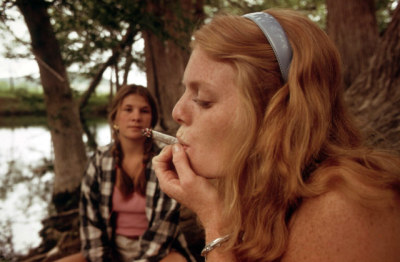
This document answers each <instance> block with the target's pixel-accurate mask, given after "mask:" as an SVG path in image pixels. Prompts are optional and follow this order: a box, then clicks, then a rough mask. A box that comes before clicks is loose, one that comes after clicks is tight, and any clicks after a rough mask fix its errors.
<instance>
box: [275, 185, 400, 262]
mask: <svg viewBox="0 0 400 262" xmlns="http://www.w3.org/2000/svg"><path fill="white" fill-rule="evenodd" d="M282 261H284V262H291V261H296V262H301V261H308V262H312V261H340V262H343V261H365V262H373V261H387V262H391V261H393V262H394V261H400V200H399V197H398V196H397V195H395V194H393V197H392V198H390V199H386V200H382V201H378V202H377V203H375V205H374V206H373V207H366V206H364V205H361V204H360V203H358V202H357V201H354V200H353V199H351V198H349V197H348V196H346V195H345V194H344V193H342V192H340V191H331V192H328V193H326V194H324V195H322V196H319V197H316V198H313V199H308V200H305V201H304V203H303V204H302V205H301V207H300V208H299V210H298V211H297V212H296V213H295V215H294V216H293V218H292V220H291V221H290V227H289V242H288V248H287V252H286V253H285V255H284V256H283V259H282Z"/></svg>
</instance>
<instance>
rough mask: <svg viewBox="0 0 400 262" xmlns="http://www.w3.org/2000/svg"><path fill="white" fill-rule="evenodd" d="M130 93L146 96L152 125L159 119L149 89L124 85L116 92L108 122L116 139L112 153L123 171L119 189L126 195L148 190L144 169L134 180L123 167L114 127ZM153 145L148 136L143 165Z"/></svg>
mask: <svg viewBox="0 0 400 262" xmlns="http://www.w3.org/2000/svg"><path fill="white" fill-rule="evenodd" d="M128 95H140V96H142V97H144V98H145V99H146V101H147V103H148V104H149V105H150V108H151V127H152V128H154V127H155V125H156V124H157V121H158V112H157V106H156V103H155V101H154V99H153V97H152V95H151V94H150V92H149V90H148V89H147V88H145V87H143V86H140V85H134V84H132V85H124V86H122V87H121V88H120V89H119V90H118V92H117V93H116V94H115V96H114V98H113V101H112V103H111V107H110V110H109V114H108V122H109V124H110V126H111V129H112V138H113V140H114V145H113V147H112V149H111V151H112V154H113V156H114V159H115V163H116V167H117V168H118V169H119V170H120V172H121V180H122V181H121V183H120V187H119V189H120V190H121V192H122V194H123V195H124V197H129V196H130V195H131V194H132V193H133V192H138V193H140V194H142V195H144V194H145V191H146V177H145V174H144V170H145V169H143V172H142V174H141V175H140V176H138V177H136V178H135V180H134V181H133V180H132V178H131V177H130V176H129V175H128V174H127V173H126V172H125V170H124V168H123V167H122V161H123V159H124V152H123V151H122V148H121V142H120V140H119V137H118V130H115V129H114V128H113V124H114V121H115V117H116V115H117V112H118V110H119V108H120V107H121V105H122V101H123V100H124V99H125V98H126V97H127V96H128ZM152 147H153V140H152V139H151V138H147V139H146V140H145V156H144V158H143V165H144V166H145V165H146V163H147V162H148V161H149V160H150V159H151V158H152V156H153V153H152Z"/></svg>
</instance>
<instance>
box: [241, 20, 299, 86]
mask: <svg viewBox="0 0 400 262" xmlns="http://www.w3.org/2000/svg"><path fill="white" fill-rule="evenodd" d="M243 17H246V18H248V19H250V20H252V21H253V22H254V23H256V24H257V25H258V27H259V28H260V29H261V30H262V31H263V33H264V35H265V36H266V38H267V40H268V42H269V44H270V45H271V47H272V49H273V50H274V53H275V57H276V60H278V64H279V68H280V70H281V73H282V78H283V81H284V82H285V83H286V82H287V80H288V74H289V67H290V62H291V61H292V47H291V46H290V43H289V40H288V38H287V36H286V33H285V31H284V30H283V28H282V26H281V25H280V24H279V22H278V21H277V20H276V19H275V18H274V17H273V16H272V15H270V14H268V13H264V12H255V13H250V14H245V15H243Z"/></svg>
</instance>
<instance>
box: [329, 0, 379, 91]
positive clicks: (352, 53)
mask: <svg viewBox="0 0 400 262" xmlns="http://www.w3.org/2000/svg"><path fill="white" fill-rule="evenodd" d="M326 6H327V9H328V15H327V33H328V35H329V37H330V38H331V39H332V40H333V42H334V43H335V44H336V46H337V48H338V49H339V52H340V55H341V57H342V60H343V81H344V85H345V88H347V87H349V86H350V85H351V83H352V82H353V81H354V79H355V78H356V77H357V76H358V75H359V74H360V72H361V71H362V70H363V69H365V67H366V66H365V65H367V63H368V61H369V58H370V57H371V54H373V52H374V51H375V48H376V46H377V44H378V39H379V33H378V25H377V22H376V18H375V6H374V0H350V1H348V0H326Z"/></svg>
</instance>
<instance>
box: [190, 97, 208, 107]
mask: <svg viewBox="0 0 400 262" xmlns="http://www.w3.org/2000/svg"><path fill="white" fill-rule="evenodd" d="M193 102H195V103H196V104H198V105H199V106H200V107H202V108H210V107H211V106H212V103H211V102H209V101H205V100H200V99H198V98H193Z"/></svg>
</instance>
